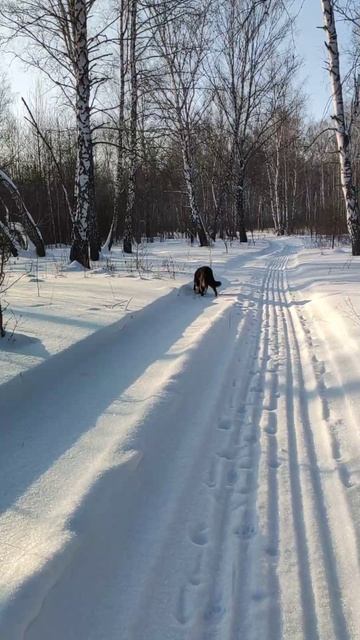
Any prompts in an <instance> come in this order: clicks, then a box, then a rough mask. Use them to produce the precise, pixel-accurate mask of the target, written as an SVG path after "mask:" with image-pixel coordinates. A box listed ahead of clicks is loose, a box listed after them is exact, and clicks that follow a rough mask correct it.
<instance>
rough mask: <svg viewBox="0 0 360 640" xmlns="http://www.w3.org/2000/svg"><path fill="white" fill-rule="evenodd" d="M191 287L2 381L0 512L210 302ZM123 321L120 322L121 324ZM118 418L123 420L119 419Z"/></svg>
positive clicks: (0, 387)
mask: <svg viewBox="0 0 360 640" xmlns="http://www.w3.org/2000/svg"><path fill="white" fill-rule="evenodd" d="M188 288H189V287H184V288H182V289H180V291H179V292H177V294H176V293H175V292H171V293H170V294H168V295H166V296H164V297H162V298H160V299H159V300H157V301H155V302H154V303H152V304H150V305H149V306H147V307H146V308H145V309H143V310H141V311H139V312H137V313H134V314H129V315H128V316H126V317H125V319H124V318H122V319H121V320H120V321H119V322H116V323H114V324H112V325H110V326H108V327H106V328H104V329H101V330H99V331H97V332H96V333H95V334H93V335H91V336H88V337H87V338H85V339H84V340H82V341H80V342H78V343H76V344H75V345H73V346H71V347H70V348H68V349H66V350H65V351H63V352H61V353H60V354H57V355H55V356H53V357H51V358H49V359H48V360H46V361H45V362H43V363H41V364H39V365H38V366H36V367H34V368H33V369H31V370H28V371H26V372H25V373H24V374H21V375H19V376H17V377H16V378H14V379H12V380H10V381H9V382H7V383H5V384H3V385H1V386H0V441H1V448H0V512H1V511H3V510H6V509H7V508H9V507H10V506H11V505H12V504H13V503H14V502H15V501H16V499H17V498H18V497H19V496H21V495H22V494H23V493H24V491H25V490H26V488H27V487H29V486H30V485H31V484H32V483H33V482H34V481H35V480H36V479H37V478H39V477H40V476H41V475H42V474H43V473H45V471H46V470H47V469H49V467H51V465H52V464H53V463H54V461H55V460H57V459H58V458H59V457H60V456H61V455H62V454H63V453H64V452H65V451H67V450H68V449H69V448H70V447H71V446H72V445H73V444H74V443H75V442H76V441H77V440H78V439H79V438H80V437H81V435H82V434H84V433H85V432H87V431H88V430H89V429H92V428H93V427H94V426H95V425H96V422H97V419H98V418H99V417H100V416H101V415H102V414H103V413H104V412H105V411H106V409H107V407H108V406H109V405H110V404H111V403H112V402H113V401H114V400H115V399H116V398H118V397H119V396H120V395H121V394H122V393H123V392H124V391H125V390H126V389H128V388H129V387H130V385H131V384H132V383H133V382H135V381H136V380H137V379H138V378H139V377H140V376H141V375H142V374H143V372H144V371H145V370H146V369H147V368H148V367H149V366H150V365H151V364H152V363H153V362H155V361H156V360H158V359H160V358H164V356H166V353H167V351H168V350H169V348H170V347H171V346H172V345H173V344H174V343H175V342H176V341H177V340H178V339H179V338H180V337H181V336H182V335H183V333H184V331H185V329H186V328H187V327H188V326H189V324H191V323H192V322H193V321H194V320H195V319H196V318H197V317H198V316H199V315H200V313H201V312H202V311H203V309H204V307H206V306H208V305H209V304H212V303H213V299H212V298H209V297H207V298H202V299H201V298H199V299H195V296H194V299H192V297H191V296H190V295H189V292H187V289H188ZM124 320H125V322H124ZM119 420H121V418H119Z"/></svg>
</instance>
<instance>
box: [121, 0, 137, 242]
mask: <svg viewBox="0 0 360 640" xmlns="http://www.w3.org/2000/svg"><path fill="white" fill-rule="evenodd" d="M137 11H138V2H137V0H131V2H130V61H129V64H130V93H131V107H130V148H129V179H128V193H127V200H126V212H125V224H124V240H123V250H124V253H132V240H133V215H134V209H135V197H136V172H137V120H138V73H137V59H136V39H137Z"/></svg>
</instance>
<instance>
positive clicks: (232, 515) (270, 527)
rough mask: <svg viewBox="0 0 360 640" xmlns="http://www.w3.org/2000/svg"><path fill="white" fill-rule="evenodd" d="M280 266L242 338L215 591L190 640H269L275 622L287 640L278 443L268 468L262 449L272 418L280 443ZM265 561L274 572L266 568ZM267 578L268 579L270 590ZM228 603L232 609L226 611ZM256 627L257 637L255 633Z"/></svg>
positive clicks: (220, 497)
mask: <svg viewBox="0 0 360 640" xmlns="http://www.w3.org/2000/svg"><path fill="white" fill-rule="evenodd" d="M276 265H277V259H276V258H275V259H273V260H272V263H271V265H270V269H268V270H267V273H266V274H264V275H263V279H262V286H261V291H260V294H259V298H258V302H257V310H256V317H255V322H254V324H255V327H254V329H253V330H252V332H251V333H250V335H249V336H248V337H247V336H246V334H245V335H242V341H243V342H244V344H245V345H246V357H245V358H244V357H243V356H244V353H243V352H242V357H241V359H240V361H241V364H240V365H238V374H240V380H241V383H240V387H238V388H237V389H235V398H234V400H233V402H232V403H230V404H232V405H234V409H235V411H234V414H233V418H232V420H231V419H229V418H227V419H226V420H222V421H221V422H220V424H219V428H220V429H221V430H223V432H224V433H227V434H228V439H227V443H226V446H224V448H223V449H222V451H221V452H220V462H218V471H217V473H216V472H215V468H216V465H215V463H214V460H212V461H211V463H210V468H209V473H208V481H207V484H208V487H209V489H210V490H211V491H212V493H213V494H214V497H213V500H214V507H213V513H212V518H211V523H209V525H208V527H207V528H208V530H209V531H212V533H213V535H212V540H211V544H209V545H208V547H207V550H206V563H204V564H205V566H206V568H207V571H206V575H203V577H202V582H203V583H204V584H205V586H206V585H207V587H206V594H205V595H203V599H202V604H203V606H202V607H200V609H199V611H198V613H197V615H196V617H195V620H194V621H193V624H192V627H191V632H190V633H189V634H188V635H187V636H186V637H187V638H192V639H194V640H195V639H197V638H203V639H205V638H206V639H210V638H229V639H233V638H237V637H242V638H243V637H244V638H245V637H249V638H250V637H254V638H255V637H261V635H262V634H263V633H265V629H266V628H267V625H268V621H269V620H271V629H272V631H271V633H272V637H274V638H275V637H279V636H278V634H279V629H280V617H279V611H278V607H277V602H278V582H277V578H276V559H275V561H274V557H275V556H276V553H277V551H276V549H277V546H278V528H279V523H278V515H277V500H278V498H277V469H278V466H279V465H278V460H277V443H276V438H275V440H274V442H271V443H270V440H269V443H270V444H269V446H268V448H267V452H266V456H264V459H265V462H264V463H263V462H262V459H261V450H260V448H259V436H260V424H261V422H262V417H263V414H264V411H265V413H266V415H269V416H272V417H271V418H270V422H269V423H268V424H269V425H271V427H272V433H271V434H270V427H269V429H268V430H267V435H268V437H269V438H270V437H271V436H272V437H274V430H273V427H274V424H276V413H275V411H276V406H277V397H278V379H277V371H276V369H277V364H278V363H277V359H278V337H277V335H276V337H275V340H274V342H273V341H272V340H273V339H272V338H270V334H271V333H272V330H273V325H274V324H275V323H276V322H277V319H276V313H275V311H274V303H273V300H274V288H275V284H274V281H275V277H276V274H277V271H276V268H274V266H275V267H276ZM270 307H272V312H271V321H270ZM244 339H245V340H244ZM245 372H246V375H244V373H245ZM269 377H270V385H269V393H268V396H269V397H268V406H267V407H266V408H265V407H264V398H263V394H264V388H267V385H266V380H267V379H268V378H269ZM274 418H275V422H274ZM218 453H219V452H218ZM261 465H263V466H264V472H263V473H264V474H265V482H266V483H267V484H268V485H269V489H268V493H269V495H270V496H271V498H270V499H269V506H268V509H267V512H266V519H267V521H268V522H267V525H265V526H264V531H265V529H267V535H266V536H263V535H262V532H261V531H260V522H259V521H258V518H259V514H258V513H257V504H256V496H257V492H258V490H259V486H260V485H261V482H262V480H261V478H260V479H259V472H260V473H261V475H262V472H261V468H260V467H261ZM216 478H217V480H216ZM239 496H240V497H239ZM270 502H271V506H270ZM208 542H210V540H208ZM264 558H265V565H266V567H267V569H265V568H264ZM265 570H267V574H268V575H267V579H266V580H265V583H264V571H265ZM225 603H226V604H225ZM228 603H230V606H228V607H226V605H227V604H228ZM276 607H277V608H276ZM270 612H271V614H270ZM257 618H259V619H257ZM254 620H256V625H255V627H256V629H254V628H253V627H254ZM260 628H261V629H262V631H261V632H260ZM259 633H260V635H259Z"/></svg>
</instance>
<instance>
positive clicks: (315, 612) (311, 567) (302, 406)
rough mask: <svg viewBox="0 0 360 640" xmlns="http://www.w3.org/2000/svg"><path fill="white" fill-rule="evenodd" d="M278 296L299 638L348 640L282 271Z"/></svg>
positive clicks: (320, 407) (312, 425)
mask: <svg viewBox="0 0 360 640" xmlns="http://www.w3.org/2000/svg"><path fill="white" fill-rule="evenodd" d="M279 292H280V298H281V300H282V302H283V305H282V317H283V329H284V334H285V339H286V343H287V352H288V356H289V357H288V361H289V363H288V383H289V386H288V388H290V386H291V385H292V386H293V389H294V397H292V395H290V394H288V434H289V464H290V473H291V479H292V482H291V485H292V497H293V505H294V508H293V516H294V530H295V534H296V544H297V552H298V567H299V580H300V583H301V596H302V609H303V623H304V638H306V640H308V639H310V638H319V637H320V638H336V639H337V640H340V639H341V640H348V639H349V637H350V636H349V634H348V628H347V624H346V619H345V615H344V611H343V606H342V602H341V599H340V598H339V594H340V593H341V587H340V582H339V575H338V567H337V562H336V557H335V551H334V545H333V540H332V535H331V530H330V526H329V521H328V513H327V509H326V504H325V498H324V493H323V488H322V482H321V463H320V462H319V460H318V452H317V450H316V447H315V441H314V435H313V429H315V428H316V426H317V424H316V422H312V421H311V417H310V413H309V406H308V402H309V400H308V398H309V395H308V389H307V387H306V384H305V374H304V367H303V357H304V356H303V355H302V354H301V349H300V342H299V338H298V333H297V327H296V325H295V322H294V317H293V313H292V310H291V302H292V301H291V299H290V297H289V293H288V287H287V283H286V278H285V270H284V272H283V277H282V279H281V284H280V288H279ZM315 403H317V413H318V415H320V414H321V411H322V410H323V403H322V399H321V397H320V396H317V398H316V399H315ZM324 603H326V604H325V606H324ZM326 605H328V606H326Z"/></svg>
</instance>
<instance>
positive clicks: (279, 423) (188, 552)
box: [0, 241, 360, 640]
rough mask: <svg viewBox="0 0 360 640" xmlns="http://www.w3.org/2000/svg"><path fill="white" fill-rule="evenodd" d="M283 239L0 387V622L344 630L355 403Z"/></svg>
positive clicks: (179, 635) (215, 639)
mask: <svg viewBox="0 0 360 640" xmlns="http://www.w3.org/2000/svg"><path fill="white" fill-rule="evenodd" d="M294 252H296V245H295V244H294V245H293V246H292V245H291V243H290V242H288V243H282V242H281V241H273V243H272V245H271V246H270V248H269V250H268V252H263V253H262V254H261V255H255V256H252V257H251V258H249V260H248V261H247V262H245V263H244V262H241V264H240V262H239V261H238V260H237V259H233V260H232V261H230V262H229V263H228V266H227V267H226V270H225V271H224V276H225V280H224V284H225V286H224V287H223V288H222V289H221V295H220V296H219V298H218V299H217V300H215V299H214V298H212V297H211V296H210V294H209V295H208V296H207V297H206V298H204V299H200V298H198V297H196V298H194V297H193V296H192V294H191V293H190V292H188V289H187V288H184V289H180V291H179V293H178V295H176V294H175V293H172V294H170V295H169V296H167V297H164V298H161V299H160V300H158V301H157V302H155V303H154V304H153V305H150V306H149V307H147V308H146V309H145V310H143V311H142V312H140V313H139V314H138V315H135V316H134V318H133V320H132V321H131V322H130V323H128V324H127V325H125V327H124V326H123V325H121V326H117V325H116V324H115V325H111V326H110V327H108V328H106V329H103V330H101V331H99V332H98V333H97V334H95V336H92V337H90V338H87V339H86V340H84V341H83V342H82V343H79V344H78V345H76V346H75V347H73V348H72V349H70V350H69V351H68V352H64V353H63V354H59V355H57V356H54V357H53V358H51V359H50V360H49V361H48V362H47V363H45V364H44V365H41V366H39V367H37V368H36V369H35V370H33V371H31V372H29V375H26V374H25V375H24V376H23V377H22V379H20V380H19V379H16V380H14V381H12V382H10V383H8V384H7V385H3V387H2V388H0V405H1V406H0V411H1V415H2V416H4V415H5V416H7V429H6V431H5V434H4V438H3V445H4V446H3V447H2V450H1V452H0V480H1V487H3V488H4V489H3V491H2V493H1V506H2V509H5V510H4V513H3V515H2V516H1V517H0V536H1V546H0V548H1V553H3V554H4V559H3V560H4V566H5V567H7V570H6V571H7V572H6V571H5V574H4V575H3V576H2V577H1V579H0V588H1V591H0V593H2V594H3V598H4V600H5V601H6V607H5V608H4V612H3V617H2V618H0V637H1V638H4V640H5V638H6V640H18V639H19V638H22V639H23V640H47V639H48V638H50V637H51V640H102V639H103V640H115V639H116V640H118V639H121V640H145V639H151V640H238V639H239V640H240V638H241V640H259V639H260V638H261V639H265V638H266V639H268V640H279V639H280V638H285V639H289V640H290V639H291V640H300V639H301V640H313V639H314V640H318V639H319V640H330V639H334V640H335V639H336V640H350V639H351V640H355V639H356V638H360V613H359V607H358V602H359V596H360V575H359V554H358V544H359V539H357V536H358V537H359V514H360V509H359V504H358V502H359V498H358V491H357V483H358V481H359V469H358V466H357V464H354V463H351V460H356V461H357V462H358V461H359V447H360V445H359V430H358V425H357V422H356V417H357V416H356V414H354V407H352V406H351V403H350V402H349V401H348V398H347V393H346V387H345V386H344V382H343V377H342V372H341V370H339V368H338V366H337V362H336V361H333V359H332V344H330V343H329V342H328V338H329V335H328V334H327V335H322V333H321V329H320V328H318V327H317V326H316V324H315V323H313V322H311V319H310V318H309V317H308V316H307V314H306V300H302V299H301V296H299V294H297V295H293V294H292V293H291V290H290V287H289V284H288V266H289V260H291V257H292V254H293V253H294ZM221 279H223V278H222V277H221ZM353 371H355V372H357V374H358V376H359V377H358V379H360V365H358V364H356V363H354V367H353ZM45 387H46V388H47V389H48V391H47V394H46V398H44V394H43V389H44V388H45ZM20 394H21V396H20ZM20 397H21V402H20V401H19V398H20ZM64 407H66V411H64ZM28 423H31V424H37V428H36V431H35V432H31V433H29V432H28V430H27V424H28ZM344 425H346V430H345V431H344V428H343V427H344Z"/></svg>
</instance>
